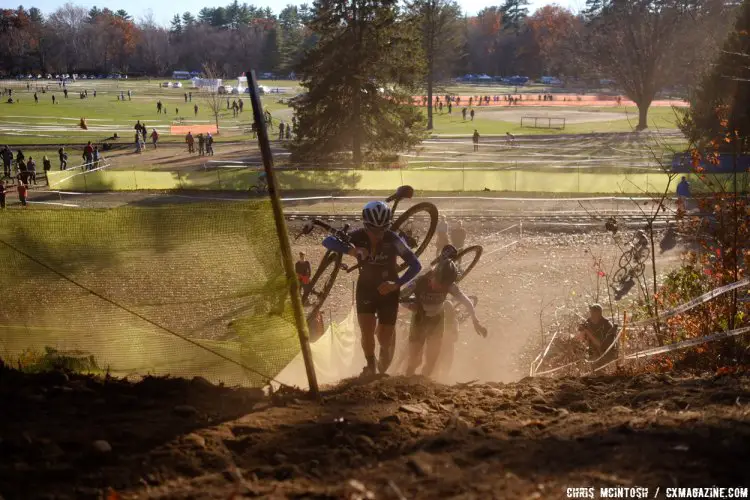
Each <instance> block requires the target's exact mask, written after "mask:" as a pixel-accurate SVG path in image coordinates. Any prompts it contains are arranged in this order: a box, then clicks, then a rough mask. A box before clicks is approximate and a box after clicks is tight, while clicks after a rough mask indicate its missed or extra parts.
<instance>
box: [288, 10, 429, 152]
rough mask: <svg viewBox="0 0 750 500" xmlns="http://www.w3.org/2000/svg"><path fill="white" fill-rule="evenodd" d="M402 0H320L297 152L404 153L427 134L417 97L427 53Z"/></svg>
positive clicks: (305, 66) (300, 102)
mask: <svg viewBox="0 0 750 500" xmlns="http://www.w3.org/2000/svg"><path fill="white" fill-rule="evenodd" d="M412 26H413V25H412V24H410V23H407V22H405V21H404V20H402V19H401V18H400V16H399V9H398V1H397V0H348V1H345V0H319V1H317V2H316V3H315V16H314V19H313V21H312V22H311V25H310V27H311V29H312V30H313V31H315V32H316V33H317V34H318V36H319V37H320V38H319V40H318V43H317V44H316V46H315V47H313V48H312V49H311V50H310V52H308V54H307V55H306V56H305V58H304V60H303V61H302V64H301V73H302V75H303V78H302V85H303V87H305V88H306V89H307V93H306V94H305V95H304V96H302V97H301V98H299V99H297V100H295V102H294V104H293V106H294V108H295V111H296V113H297V118H298V120H299V128H298V137H297V142H296V143H295V144H294V147H293V154H294V157H295V158H297V159H299V160H304V161H310V160H320V159H323V158H330V157H332V156H335V155H337V154H338V153H342V152H344V151H351V153H352V159H353V161H354V163H355V164H356V165H360V164H361V163H362V161H363V160H364V159H365V157H366V156H368V157H373V156H378V155H382V154H385V153H393V152H398V151H403V150H405V149H408V148H410V147H413V146H414V145H415V144H417V143H418V142H419V141H420V140H421V138H422V127H423V116H422V114H421V112H420V111H419V110H417V109H416V108H415V107H414V106H413V103H412V100H411V99H412V98H411V96H412V95H413V92H414V91H415V90H416V89H417V88H418V85H419V83H420V81H421V79H422V76H423V75H422V64H421V62H422V52H421V48H420V46H419V39H418V36H417V34H416V33H415V30H414V29H413V27H412Z"/></svg>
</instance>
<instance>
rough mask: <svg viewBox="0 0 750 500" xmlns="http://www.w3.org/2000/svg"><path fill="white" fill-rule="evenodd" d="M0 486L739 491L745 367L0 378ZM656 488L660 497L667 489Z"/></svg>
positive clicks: (747, 423) (207, 490)
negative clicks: (230, 382)
mask: <svg viewBox="0 0 750 500" xmlns="http://www.w3.org/2000/svg"><path fill="white" fill-rule="evenodd" d="M0 400H1V401H2V402H3V410H2V412H0V495H2V496H3V497H4V498H5V499H6V500H9V499H15V498H24V499H29V498H100V496H101V494H102V492H104V491H107V490H108V488H112V489H114V490H115V491H117V492H118V493H119V495H120V497H121V498H222V499H226V498H230V496H231V495H232V494H233V493H236V494H238V495H243V496H256V497H264V498H362V499H364V498H399V499H400V498H430V499H434V498H453V497H455V498H491V497H505V498H508V497H510V498H521V497H523V498H564V497H565V488H567V487H570V486H587V487H595V488H599V487H609V486H628V487H629V486H640V487H647V488H650V489H651V490H650V491H651V494H650V498H652V497H653V494H654V492H655V489H656V487H657V486H658V487H661V488H662V491H663V490H664V488H666V487H673V486H698V487H701V486H711V485H720V486H741V485H743V484H746V472H745V471H746V470H747V467H748V465H750V451H749V450H750V446H749V445H750V406H748V403H750V376H748V375H725V376H720V377H716V376H713V375H705V376H700V377H696V376H687V375H686V376H679V375H673V376H670V375H645V376H639V377H635V378H625V377H623V378H615V377H610V378H581V379H577V378H565V379H556V380H553V379H524V380H522V381H520V382H518V383H513V384H475V385H471V384H468V385H467V384H464V385H457V386H451V387H448V386H442V385H438V384H434V383H432V382H429V381H427V380H425V379H421V378H412V379H406V378H403V377H390V378H383V379H379V380H375V381H369V382H363V381H359V380H348V381H344V382H342V383H341V384H339V385H338V386H336V387H334V388H332V389H330V390H328V391H327V392H325V393H324V396H323V402H322V404H319V403H316V402H313V401H309V400H306V399H303V398H302V397H301V395H295V394H291V395H285V396H281V397H274V398H271V399H269V398H266V397H264V396H263V395H262V394H260V393H259V391H257V390H255V391H254V390H245V389H231V388H226V387H217V386H213V385H211V384H209V383H208V382H206V381H205V380H202V379H200V378H198V379H195V380H193V381H186V380H179V379H157V378H147V379H145V380H143V381H141V382H139V383H128V382H124V381H120V380H114V379H106V380H102V379H95V378H90V377H82V376H76V375H70V376H68V375H64V374H61V373H52V374H43V375H23V374H19V373H17V372H12V371H7V370H6V371H0ZM660 495H661V497H663V495H664V493H661V494H660Z"/></svg>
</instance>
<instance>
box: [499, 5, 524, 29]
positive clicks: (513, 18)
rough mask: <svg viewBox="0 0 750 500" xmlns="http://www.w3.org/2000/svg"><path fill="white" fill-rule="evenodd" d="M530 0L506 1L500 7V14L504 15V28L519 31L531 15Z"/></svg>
mask: <svg viewBox="0 0 750 500" xmlns="http://www.w3.org/2000/svg"><path fill="white" fill-rule="evenodd" d="M528 6H529V0H505V3H504V4H503V6H502V7H500V13H501V14H502V15H503V26H504V27H505V28H506V29H513V30H516V31H517V30H518V29H519V28H520V27H521V23H522V22H523V20H524V19H526V17H527V16H528V15H529V9H528Z"/></svg>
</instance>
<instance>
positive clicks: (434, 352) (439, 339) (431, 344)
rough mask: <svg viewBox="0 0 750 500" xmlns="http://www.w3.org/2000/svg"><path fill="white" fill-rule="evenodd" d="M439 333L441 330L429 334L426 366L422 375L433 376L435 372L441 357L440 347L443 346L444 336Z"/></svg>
mask: <svg viewBox="0 0 750 500" xmlns="http://www.w3.org/2000/svg"><path fill="white" fill-rule="evenodd" d="M438 328H439V327H438ZM438 333H439V332H432V334H431V335H428V336H427V349H426V351H427V356H426V359H425V362H424V368H422V375H424V376H425V377H432V375H433V373H434V372H435V365H436V364H437V361H438V359H439V358H440V348H441V347H442V346H441V344H442V343H443V336H442V335H438Z"/></svg>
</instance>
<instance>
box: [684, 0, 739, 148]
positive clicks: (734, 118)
mask: <svg viewBox="0 0 750 500" xmlns="http://www.w3.org/2000/svg"><path fill="white" fill-rule="evenodd" d="M748 60H750V0H745V1H744V2H743V4H742V6H741V8H740V10H739V15H738V17H737V21H736V23H735V26H734V31H733V32H732V33H730V34H729V36H728V38H727V39H726V41H725V42H724V46H723V50H722V51H721V53H720V55H719V57H718V60H717V61H716V63H715V64H714V65H713V70H712V71H711V72H710V73H709V74H708V75H706V77H705V78H704V79H703V81H702V83H701V85H700V86H699V88H698V89H697V91H696V92H695V93H694V94H693V96H692V97H691V99H690V109H689V110H686V111H683V112H682V113H683V116H682V119H681V120H680V129H681V130H682V131H683V132H684V133H685V135H686V136H687V137H688V140H689V141H690V143H691V144H694V145H697V146H699V147H700V148H704V147H707V146H709V144H712V145H713V148H712V149H718V150H719V151H728V152H735V151H739V152H742V153H750V85H748V82H750V65H748Z"/></svg>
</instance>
